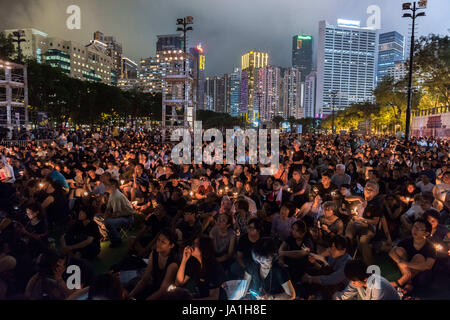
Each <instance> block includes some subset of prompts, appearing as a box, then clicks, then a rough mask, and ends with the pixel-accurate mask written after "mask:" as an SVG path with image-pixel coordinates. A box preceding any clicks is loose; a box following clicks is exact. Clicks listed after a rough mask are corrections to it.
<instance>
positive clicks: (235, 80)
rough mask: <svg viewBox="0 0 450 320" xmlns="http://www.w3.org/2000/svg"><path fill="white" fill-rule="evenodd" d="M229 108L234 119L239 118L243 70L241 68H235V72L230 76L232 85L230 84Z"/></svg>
mask: <svg viewBox="0 0 450 320" xmlns="http://www.w3.org/2000/svg"><path fill="white" fill-rule="evenodd" d="M229 88H230V89H229V90H230V94H229V99H228V101H229V108H228V112H229V113H230V115H232V116H233V117H237V116H239V101H240V99H239V98H240V95H239V92H240V89H241V70H240V69H239V68H234V72H233V73H231V74H230V84H229Z"/></svg>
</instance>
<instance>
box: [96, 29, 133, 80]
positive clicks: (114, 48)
mask: <svg viewBox="0 0 450 320" xmlns="http://www.w3.org/2000/svg"><path fill="white" fill-rule="evenodd" d="M94 41H98V42H102V43H104V44H106V54H107V55H108V56H110V57H111V58H112V61H113V66H112V69H113V71H112V74H111V83H112V84H113V85H116V84H117V83H118V81H119V79H126V77H125V75H124V74H123V68H122V67H123V61H122V55H123V49H122V44H121V43H119V42H117V40H116V38H115V37H113V36H105V35H104V34H103V33H102V32H100V31H96V32H95V33H94Z"/></svg>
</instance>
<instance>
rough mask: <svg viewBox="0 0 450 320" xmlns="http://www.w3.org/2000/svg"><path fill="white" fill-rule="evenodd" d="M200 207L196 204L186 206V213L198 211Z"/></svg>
mask: <svg viewBox="0 0 450 320" xmlns="http://www.w3.org/2000/svg"><path fill="white" fill-rule="evenodd" d="M197 211H198V209H197V206H196V205H194V204H191V205H188V206H186V208H184V213H191V214H192V213H197Z"/></svg>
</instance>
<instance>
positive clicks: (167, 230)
mask: <svg viewBox="0 0 450 320" xmlns="http://www.w3.org/2000/svg"><path fill="white" fill-rule="evenodd" d="M159 235H163V236H164V237H166V238H167V240H169V242H170V243H171V244H176V243H177V240H178V238H177V235H176V234H175V233H174V232H173V231H172V229H170V228H164V229H162V230H161V231H160V232H159Z"/></svg>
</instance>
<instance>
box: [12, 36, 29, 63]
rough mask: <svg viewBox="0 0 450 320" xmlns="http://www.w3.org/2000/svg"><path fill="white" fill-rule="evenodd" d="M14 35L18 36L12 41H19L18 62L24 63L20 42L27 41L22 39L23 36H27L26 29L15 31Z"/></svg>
mask: <svg viewBox="0 0 450 320" xmlns="http://www.w3.org/2000/svg"><path fill="white" fill-rule="evenodd" d="M13 36H14V37H16V38H17V39H13V40H12V41H13V42H15V43H17V60H18V63H19V64H20V63H22V48H21V47H20V44H21V43H22V42H25V41H26V40H25V39H22V37H23V36H25V31H23V30H18V31H14V32H13Z"/></svg>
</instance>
